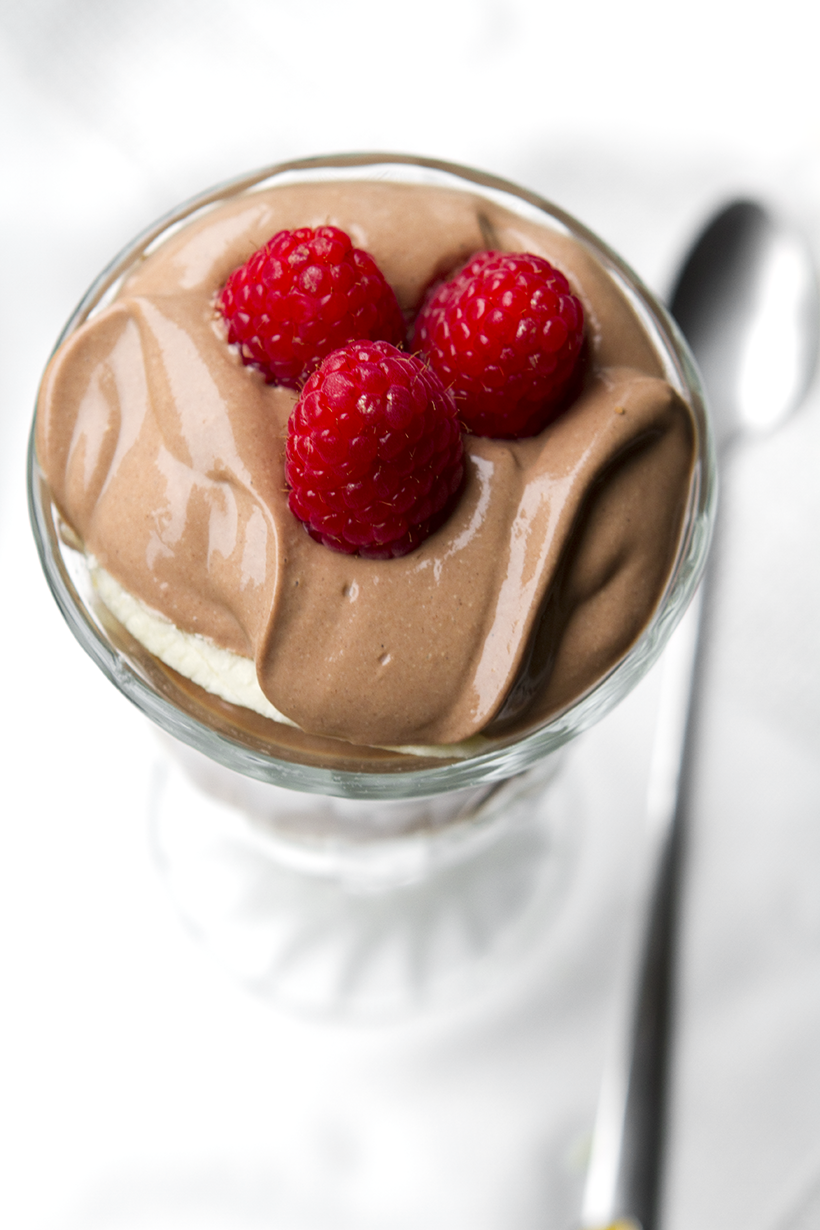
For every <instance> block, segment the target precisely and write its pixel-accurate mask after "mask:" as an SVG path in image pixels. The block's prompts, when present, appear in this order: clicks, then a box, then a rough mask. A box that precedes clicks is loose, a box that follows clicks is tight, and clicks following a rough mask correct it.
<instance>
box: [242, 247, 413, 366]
mask: <svg viewBox="0 0 820 1230" xmlns="http://www.w3.org/2000/svg"><path fill="white" fill-rule="evenodd" d="M217 306H218V308H219V310H220V312H221V313H222V315H223V316H224V318H225V320H226V321H227V324H228V341H229V342H237V343H238V344H239V347H240V350H241V353H242V361H243V363H249V364H253V365H254V366H256V367H258V368H259V369H260V370H261V371H262V372H263V373H264V375H265V379H266V380H267V381H268V383H269V384H284V385H287V386H288V388H292V389H295V388H298V387H299V385H300V383H301V382H302V380H303V379H304V378H305V377H306V376H308V375H310V373H311V372H312V371H314V370H315V368H317V367H318V366H319V363H320V362H321V361H322V359H324V358H325V357H326V356H327V355H329V354H330V353H331V351H333V350H337V349H338V348H339V347H340V346H344V345H346V343H347V342H354V341H358V340H359V339H365V338H366V339H369V340H372V341H375V340H377V339H380V338H381V339H384V340H385V341H388V342H395V343H396V344H398V343H400V342H402V341H403V340H404V333H405V326H404V319H403V317H402V314H401V311H400V309H399V305H398V303H397V301H396V296H395V294H394V293H393V290H392V288H391V287H390V286H389V285H388V283H387V282H386V280H385V278H384V275H383V274H382V272H381V270H380V269H379V267H378V265H377V264H376V262H375V261H374V260H373V257H372V256H370V254H369V253H367V252H365V251H363V250H362V249H361V248H354V247H353V244H352V243H351V241H350V237H349V236H348V235H346V234H345V232H344V231H340V230H339V228H338V227H336V226H319V227H317V228H316V229H313V228H312V227H309V226H304V227H300V228H299V230H295V231H279V232H278V233H277V234H276V235H274V236H273V238H272V239H269V240H268V242H267V243H266V244H265V246H264V247H262V248H259V249H257V251H256V252H254V254H253V256H252V257H251V258H250V259H249V260H248V261H247V262H246V263H245V264H244V265H242V266H240V268H239V269H235V270H234V271H233V273H232V274H231V275H230V277H229V278H228V280H227V282H226V283H225V286H224V288H223V290H222V293H221V295H220V296H219V299H218V303H217Z"/></svg>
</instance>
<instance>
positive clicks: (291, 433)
mask: <svg viewBox="0 0 820 1230" xmlns="http://www.w3.org/2000/svg"><path fill="white" fill-rule="evenodd" d="M462 454H463V445H462V442H461V428H460V426H459V422H458V418H457V417H456V408H455V404H454V402H453V399H452V397H451V396H450V394H449V393H447V392H446V390H445V389H444V388H443V387H442V385H441V382H440V381H439V379H438V377H437V376H436V375H435V374H434V373H433V372H431V371H430V370H429V368H428V367H426V366H425V364H424V363H422V361H421V360H420V359H417V358H416V357H415V356H414V355H407V354H402V353H401V352H400V351H398V350H397V349H396V348H395V346H391V345H390V344H389V343H388V342H352V343H351V344H350V345H349V346H345V347H344V348H343V349H341V350H337V351H336V352H335V354H332V355H330V357H329V358H327V359H325V361H324V363H323V364H322V366H321V367H320V368H319V370H318V371H316V372H314V373H313V375H312V376H311V377H310V378H309V380H308V381H307V383H306V384H305V387H304V390H303V392H302V396H301V397H300V398H299V401H298V402H297V403H296V406H295V408H294V410H293V413H292V414H291V416H290V421H289V422H288V443H287V449H286V462H285V477H286V478H287V481H288V485H289V486H290V495H289V497H288V502H289V504H290V508H291V511H292V512H293V513H294V514H295V515H296V516H297V517H298V518H299V520H300V521H303V522H304V523H305V525H306V527H307V529H308V532H309V533H310V534H311V536H312V537H313V538H315V539H317V540H318V541H319V542H322V543H324V544H325V546H328V547H333V548H334V549H335V550H337V551H345V552H347V554H349V555H352V554H356V553H358V554H359V555H364V556H368V557H370V558H372V559H388V558H390V557H391V556H399V555H406V554H407V552H408V551H412V550H413V548H414V547H416V546H418V545H419V544H420V543H421V542H423V541H424V539H425V538H426V537H427V536H428V535H429V534H431V533H432V532H433V530H434V529H436V528H437V527H438V526H439V525H440V524H441V523H442V521H444V519H445V517H446V516H447V513H448V512H449V510H450V506H451V504H452V501H453V497H454V496H455V494H456V492H457V491H458V489H459V487H460V485H461V479H462V475H463V472H464V467H463V464H462Z"/></svg>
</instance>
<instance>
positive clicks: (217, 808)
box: [29, 155, 715, 1012]
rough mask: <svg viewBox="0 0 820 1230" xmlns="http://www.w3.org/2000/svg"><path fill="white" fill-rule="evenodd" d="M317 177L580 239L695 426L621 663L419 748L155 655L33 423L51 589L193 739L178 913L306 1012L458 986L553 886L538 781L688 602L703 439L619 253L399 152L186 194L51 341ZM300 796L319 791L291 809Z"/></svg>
mask: <svg viewBox="0 0 820 1230" xmlns="http://www.w3.org/2000/svg"><path fill="white" fill-rule="evenodd" d="M330 180H336V181H338V180H345V181H351V180H353V181H356V180H362V181H379V182H384V181H391V182H396V183H400V184H426V185H434V186H439V187H442V188H445V189H455V190H459V191H462V192H464V191H468V192H470V193H473V194H477V195H478V196H483V197H485V198H486V199H487V200H488V201H491V202H494V203H495V204H500V205H502V206H503V207H504V208H505V209H507V210H510V211H512V212H514V213H517V214H518V215H519V216H520V217H521V218H523V219H526V220H529V221H536V222H538V223H539V224H541V225H544V226H547V227H550V228H552V229H553V230H554V231H556V232H558V233H560V234H563V235H566V236H569V237H571V238H572V239H573V240H575V241H578V242H579V243H581V244H582V245H584V246H585V247H586V248H587V249H588V251H589V253H591V255H592V256H593V257H594V259H595V260H596V261H597V262H598V264H599V265H600V266H601V267H602V268H603V269H604V270H605V271H606V273H607V274H608V275H609V277H610V278H611V280H612V282H613V283H614V284H615V286H616V287H617V289H618V291H619V292H620V293H621V294H622V295H623V296H624V297H625V299H626V300H627V301H628V303H629V305H630V307H631V309H632V311H633V312H634V314H635V315H636V316H637V317H638V319H639V320H640V322H641V324H642V326H643V329H644V331H645V334H646V336H647V338H649V339H650V341H651V344H652V347H653V349H654V350H655V351H656V353H657V357H658V359H659V361H660V364H661V367H662V369H663V373H664V377H665V379H666V381H667V382H668V384H669V385H671V387H672V388H673V389H674V390H675V391H676V393H677V394H678V395H679V396H680V397H681V398H682V399H683V400H684V401H685V402H686V404H687V405H688V406H689V408H690V410H691V415H692V421H693V427H694V434H695V461H694V468H693V472H692V480H691V484H690V488H689V498H688V504H687V506H686V508H685V509H684V512H683V517H684V520H683V531H682V533H681V535H680V540H679V544H678V548H677V554H676V557H675V560H674V564H673V567H672V570H671V573H670V575H669V578H668V581H667V583H666V585H665V589H664V592H663V593H662V594H661V596H660V599H659V601H658V603H657V606H656V608H655V611H654V614H652V616H651V618H650V619H649V620H648V622H647V623H646V625H645V627H644V628H643V630H642V631H641V633H640V635H639V636H638V637H637V639H636V640H635V641H634V643H633V644H632V645H631V647H630V648H629V649H628V651H627V652H625V653H624V655H623V656H622V657H621V658H620V660H619V661H618V662H617V663H616V664H615V665H614V666H613V667H612V669H609V670H607V671H605V672H604V674H603V675H602V677H600V678H599V679H598V680H597V681H596V682H595V683H594V685H593V686H591V687H589V688H587V690H586V691H584V692H583V693H582V694H581V695H579V696H577V697H576V699H574V700H573V701H572V702H571V703H569V704H567V705H566V706H565V707H564V708H562V709H561V710H560V711H558V712H556V713H554V714H553V715H552V716H551V717H549V718H548V719H547V720H546V721H544V722H542V723H541V724H540V725H538V726H537V727H536V728H535V729H526V730H523V731H522V730H516V731H515V732H513V733H509V732H508V733H503V732H502V733H499V734H496V735H492V736H489V737H485V736H483V735H480V736H478V737H477V738H476V739H475V740H473V741H472V743H471V745H470V746H469V747H467V748H464V747H462V748H460V749H455V748H448V747H446V746H442V747H438V748H433V747H430V748H427V749H415V750H414V751H413V752H412V753H410V752H409V751H407V750H402V749H395V748H394V749H388V748H376V747H370V746H368V747H357V746H355V745H353V744H350V743H345V742H344V741H342V740H341V739H335V738H325V737H316V736H312V735H310V734H307V733H305V732H304V731H301V730H299V729H298V728H294V727H291V726H286V725H284V724H282V723H279V722H274V721H271V720H269V719H267V718H263V717H260V716H258V715H256V714H253V713H251V712H250V711H249V710H246V709H242V708H240V707H239V706H236V705H232V704H230V703H228V702H226V701H220V700H218V699H217V698H215V697H213V696H210V695H208V694H206V693H205V692H203V691H202V690H201V689H200V688H198V687H197V685H196V684H193V683H191V682H190V681H188V680H187V679H184V678H183V677H181V676H180V675H178V674H176V672H175V671H174V670H172V669H171V668H170V667H168V666H166V665H164V664H163V663H162V662H161V661H159V659H158V658H156V657H154V656H152V655H151V654H150V653H149V652H148V651H147V650H146V649H144V648H143V646H142V645H141V644H140V643H139V642H138V641H136V640H135V639H134V637H133V636H132V635H131V634H130V633H129V632H128V631H127V630H126V628H124V627H123V626H122V625H121V624H120V623H119V622H118V620H117V619H116V618H115V617H114V616H113V615H112V614H111V612H110V611H109V610H108V609H107V608H106V607H105V605H104V604H103V603H102V602H101V601H100V599H99V596H98V594H97V593H96V592H95V589H94V586H93V584H92V580H91V574H90V571H89V566H88V562H87V559H86V556H85V554H84V550H83V544H82V542H80V541H79V540H78V538H77V536H76V534H75V533H74V532H73V531H72V529H71V528H70V527H69V526H67V525H66V524H65V522H64V520H63V518H62V516H61V514H60V511H59V510H58V508H57V507H56V505H55V503H54V500H53V498H52V494H51V491H50V489H49V486H48V483H47V481H46V479H45V476H44V474H43V473H42V471H41V469H40V466H39V463H38V460H37V455H36V450H35V446H34V434H33V433H32V444H31V448H30V456H29V502H30V510H31V519H32V525H33V528H34V534H35V538H36V541H37V545H38V549H39V552H40V557H41V560H42V564H43V568H44V570H45V573H46V577H47V579H48V582H49V585H50V587H51V589H52V592H53V594H54V597H55V599H56V601H57V603H58V605H59V606H60V608H61V610H62V612H63V614H64V616H65V618H66V620H67V622H68V624H69V626H70V627H71V629H72V631H73V632H74V634H75V636H76V637H77V639H78V640H79V641H80V643H81V644H82V646H83V647H84V648H85V649H86V651H87V652H88V653H89V654H90V656H91V657H92V658H93V659H94V660H95V661H96V663H97V664H98V666H99V667H100V668H101V669H102V670H103V671H104V673H105V674H106V675H107V676H108V678H109V679H110V680H111V681H112V682H113V683H114V685H115V686H116V687H117V688H118V689H119V690H120V691H121V692H122V693H123V694H124V695H125V696H127V697H128V698H129V699H130V700H131V701H132V702H133V703H135V704H136V705H137V706H138V707H139V708H140V709H141V710H142V711H143V712H144V713H145V714H147V715H148V716H149V717H150V718H151V719H152V720H153V721H154V722H155V723H156V724H157V725H158V726H159V727H160V728H161V729H162V730H163V731H164V732H166V734H168V735H171V736H173V737H174V739H175V740H178V741H179V742H180V743H181V744H183V745H185V747H187V748H188V749H190V750H189V753H188V760H187V767H186V764H185V761H184V758H183V759H182V760H180V759H179V757H174V758H169V761H168V769H167V773H166V774H165V775H164V776H162V777H161V779H160V780H158V783H157V790H156V795H155V799H154V804H153V814H152V826H153V830H152V831H153V834H154V841H155V850H156V852H157V858H158V862H159V864H160V866H161V868H162V869H163V873H164V874H165V876H166V878H167V880H168V883H169V886H170V887H171V890H172V892H173V894H174V896H175V899H176V901H177V903H178V906H179V909H180V913H181V914H182V916H183V917H184V918H185V919H186V920H187V922H188V923H189V924H190V925H191V926H192V927H193V928H195V929H196V930H197V931H198V932H199V933H200V934H203V935H205V936H207V938H208V940H209V942H210V943H211V944H212V945H213V946H214V947H215V948H216V949H217V951H218V952H220V954H221V955H222V956H223V958H224V960H225V961H226V963H227V964H228V965H229V966H231V967H232V968H233V969H234V970H235V971H236V972H237V973H238V974H239V975H240V976H241V977H242V978H243V979H244V980H245V981H246V982H247V983H249V984H250V985H253V986H254V987H255V989H257V990H259V991H261V992H262V993H264V994H269V995H272V997H273V998H274V999H277V1000H279V1001H280V1002H286V1003H289V1004H291V1005H292V1006H296V1007H299V1008H301V1009H303V1010H309V1011H314V1012H329V1011H331V1012H338V1011H342V1012H359V1011H360V1010H361V1011H366V1012H371V1011H375V1012H380V1011H386V1012H390V1011H392V1010H394V1009H395V1008H396V1006H397V1005H403V1004H406V1003H407V1002H408V1000H410V999H413V998H415V999H417V1000H419V1001H424V1000H432V999H434V998H436V997H437V996H438V994H439V992H440V991H442V990H443V988H444V987H445V985H448V986H452V985H455V984H456V983H458V982H459V981H462V982H467V981H469V980H470V978H471V977H472V972H474V971H475V970H477V969H478V967H479V966H484V965H486V963H487V962H488V961H490V960H491V959H492V958H493V957H494V956H495V955H497V954H498V953H499V952H500V951H502V949H503V947H504V944H505V943H506V942H507V938H506V937H509V936H512V934H513V933H514V932H520V930H521V929H522V928H525V923H526V918H527V916H528V915H529V914H531V913H532V911H535V912H536V913H537V912H538V911H539V910H540V909H541V906H542V905H543V903H544V902H545V901H546V902H548V901H549V900H557V896H558V892H559V889H558V887H557V886H558V882H559V880H560V877H561V875H562V874H564V872H565V870H566V864H565V860H563V858H562V857H561V856H560V853H559V851H560V849H561V848H562V842H563V840H564V838H563V836H562V834H563V832H564V819H563V811H562V809H563V808H564V804H563V803H562V802H561V795H560V779H559V781H558V782H556V783H555V784H554V785H553V788H552V790H551V791H548V792H547V793H546V794H544V793H543V790H544V786H545V783H546V780H547V778H548V777H549V776H550V775H551V773H552V767H553V765H554V763H555V761H554V758H555V756H556V753H557V752H558V751H559V749H560V748H561V747H562V746H563V745H564V744H565V743H567V742H568V741H569V740H570V739H573V738H574V737H575V736H576V735H578V734H579V733H580V732H581V731H583V730H584V729H586V728H587V727H589V726H591V725H592V724H593V723H594V722H595V721H597V720H598V719H599V718H600V717H602V716H603V715H604V714H605V713H607V712H608V711H609V710H610V709H612V708H613V706H614V705H616V704H617V703H618V702H619V700H620V699H621V698H622V697H623V696H624V695H625V694H626V693H627V692H629V691H630V689H631V688H632V687H633V686H634V685H635V683H637V681H638V680H639V679H640V678H642V677H643V675H644V674H645V673H646V671H647V670H648V669H649V668H650V666H651V665H652V664H653V663H654V662H655V660H656V659H657V657H658V656H659V654H660V652H661V650H662V649H663V646H664V645H665V643H666V641H667V640H668V637H669V635H670V634H671V632H672V630H673V628H674V627H675V625H676V624H677V622H678V621H679V619H680V617H681V615H682V613H683V611H684V610H685V608H686V606H687V604H688V602H689V600H690V598H691V596H692V594H693V592H694V590H695V588H696V586H697V583H698V580H699V577H700V574H701V571H702V568H703V564H704V561H705V557H706V552H707V549H708V543H709V536H710V531H711V523H712V518H713V512H714V500H715V468H714V453H713V447H712V442H711V436H710V431H709V426H708V421H707V418H706V415H705V411H704V407H703V399H702V393H701V390H700V386H699V381H698V376H697V373H696V371H695V369H694V366H693V364H692V360H691V357H690V356H689V353H688V350H687V348H686V345H685V343H684V342H683V340H682V338H681V337H680V335H679V333H678V331H677V329H676V327H675V325H674V323H673V322H672V321H671V320H670V318H669V317H668V316H667V314H666V313H665V312H664V310H663V308H662V307H661V306H660V305H659V304H658V303H657V302H656V301H655V300H654V299H653V297H652V296H651V294H649V292H647V291H646V289H645V288H644V287H643V286H642V285H641V283H640V281H639V280H638V279H637V278H636V277H635V275H634V274H633V273H632V271H631V270H629V269H628V267H627V266H625V265H624V264H623V262H622V261H620V259H619V258H618V257H617V256H616V255H615V254H614V253H612V252H611V251H610V250H609V249H608V248H607V247H606V246H605V245H604V244H602V243H601V242H600V240H598V239H597V238H596V237H595V236H594V235H592V234H591V233H590V232H589V231H587V230H586V229H585V228H584V227H583V226H581V225H580V224H579V223H577V222H576V221H575V220H574V219H572V218H571V217H569V216H568V215H567V214H565V213H564V212H563V211H561V210H560V209H557V208H556V207H554V206H552V205H550V204H549V203H547V202H545V201H543V200H542V199H541V198H539V197H537V196H535V195H534V194H532V193H530V192H528V191H526V190H524V189H521V188H517V187H515V186H514V185H511V184H509V183H506V182H504V181H502V180H499V179H496V178H494V177H492V176H488V175H484V174H482V173H480V172H477V171H472V170H469V169H467V168H462V167H455V166H451V165H449V164H445V163H441V162H436V161H432V160H425V159H417V158H411V157H407V156H403V155H339V156H335V157H328V158H317V159H309V160H305V161H301V162H298V163H287V164H282V165H280V166H277V167H272V168H267V169H265V170H262V171H259V172H257V173H255V174H252V175H248V176H245V177H242V178H241V179H238V180H235V181H233V182H231V183H229V184H226V185H222V186H220V187H218V188H216V189H214V190H212V191H210V192H208V193H205V194H203V195H202V196H200V197H198V198H196V199H195V200H193V201H190V202H188V203H186V204H185V205H183V206H181V207H180V208H179V209H177V210H175V211H173V212H172V213H171V214H169V215H168V216H167V217H165V218H163V219H161V220H160V221H159V222H157V223H156V224H155V225H154V226H152V227H150V228H149V229H148V230H147V231H146V232H145V233H144V234H142V235H141V236H139V237H138V238H137V239H136V240H135V241H134V242H133V243H132V244H130V245H129V246H128V247H127V248H126V249H125V250H124V251H123V252H122V253H121V254H120V255H119V256H118V257H117V258H116V259H115V260H114V261H113V262H112V263H111V265H110V266H109V267H108V268H107V269H106V270H104V271H103V273H102V274H101V275H100V277H99V278H98V279H97V281H96V282H95V283H94V284H93V286H92V287H91V288H90V290H89V291H88V293H87V294H86V296H85V297H84V298H83V300H82V301H81V303H80V305H79V306H78V308H77V310H76V312H75V313H74V314H73V316H72V317H71V319H70V320H69V322H68V324H67V325H66V328H65V330H64V332H63V334H62V336H61V338H60V339H59V342H58V345H59V344H60V343H62V342H63V341H65V340H66V339H67V338H69V336H70V335H71V334H73V333H74V332H75V331H76V330H77V329H78V328H79V327H80V326H81V325H82V324H83V323H84V322H85V321H87V320H89V319H90V318H91V317H93V315H94V314H95V313H96V312H98V311H100V310H101V309H103V308H104V307H105V306H106V305H108V304H110V303H111V301H112V299H113V298H114V296H115V295H116V294H117V291H118V289H119V288H120V287H121V286H122V284H123V282H124V280H125V279H126V278H127V277H128V275H129V273H131V272H133V270H134V269H135V268H136V267H137V266H138V264H139V263H140V262H141V261H142V260H143V259H144V258H145V256H146V255H150V254H151V253H152V252H153V251H154V250H155V249H156V248H157V247H158V246H159V245H161V244H162V243H163V242H164V241H165V240H166V239H167V238H169V237H170V236H171V235H172V234H173V233H174V232H175V231H177V230H178V229H180V228H181V227H183V226H185V225H187V224H188V223H189V222H190V221H192V220H193V219H195V218H197V217H198V216H199V215H203V214H205V213H206V212H207V211H208V210H210V209H211V208H213V206H214V205H215V204H219V203H221V202H224V201H227V200H229V199H231V198H234V197H237V196H240V195H242V194H252V193H255V192H258V191H259V190H260V189H268V188H275V187H277V186H278V185H289V184H294V183H296V184H299V183H309V182H323V181H330ZM192 764H195V765H196V767H195V768H194V769H193V771H192V768H191V766H192ZM281 791H285V792H287V794H286V795H283V794H282V793H278V794H277V792H281ZM292 792H297V797H298V793H299V792H301V794H302V795H304V796H309V798H310V800H311V802H310V804H309V805H306V806H303V807H295V806H294V804H293V793H292ZM562 868H564V871H562V870H561V869H562ZM237 869H240V870H239V872H237ZM549 908H551V907H550V906H547V907H546V913H547V914H548V913H549ZM453 920H455V921H453ZM471 971H472V972H471Z"/></svg>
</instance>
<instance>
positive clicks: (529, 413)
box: [413, 252, 584, 439]
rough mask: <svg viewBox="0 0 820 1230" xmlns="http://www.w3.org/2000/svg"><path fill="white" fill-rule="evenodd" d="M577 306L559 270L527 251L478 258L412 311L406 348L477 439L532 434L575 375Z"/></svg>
mask: <svg viewBox="0 0 820 1230" xmlns="http://www.w3.org/2000/svg"><path fill="white" fill-rule="evenodd" d="M583 336H584V310H583V308H582V306H581V303H580V301H579V300H578V299H577V298H576V297H575V295H573V294H572V293H571V292H570V289H569V283H568V282H567V279H566V278H565V277H564V275H563V274H562V273H560V272H559V271H558V270H557V269H554V268H553V266H552V265H550V263H549V262H548V261H545V260H544V259H543V258H542V257H540V256H533V255H532V254H531V253H528V252H478V253H477V254H476V255H475V256H474V257H473V258H472V260H471V261H470V262H469V264H468V265H466V266H465V268H464V269H462V270H461V271H460V272H459V273H457V274H456V276H455V277H454V278H452V279H451V280H450V281H449V282H445V283H444V284H443V285H441V286H439V287H438V288H437V289H436V290H435V291H434V292H433V293H432V294H431V295H430V296H429V298H428V299H427V300H426V302H425V303H424V304H423V305H422V308H421V311H420V312H419V314H418V318H417V320H416V328H415V335H414V338H413V349H414V350H416V351H419V352H421V353H422V354H423V355H424V356H425V358H426V359H427V361H428V363H429V364H430V366H431V367H432V368H433V370H434V371H435V372H437V373H438V375H439V376H440V377H441V382H442V384H443V385H444V386H445V387H446V388H449V389H450V390H451V391H452V393H453V396H454V397H455V399H456V404H457V406H458V411H459V415H460V417H461V420H462V422H463V423H464V424H465V426H466V427H468V428H469V429H470V431H473V432H475V434H476V435H479V436H495V437H498V438H501V439H510V438H517V437H519V436H534V435H535V434H536V433H537V432H539V431H541V429H542V428H543V427H546V425H547V423H549V422H551V421H552V419H554V418H555V417H556V415H558V414H559V413H560V411H561V410H562V409H563V408H564V406H565V405H566V402H567V400H568V397H569V395H570V394H571V392H572V389H573V384H574V377H576V376H577V375H578V369H579V364H578V359H579V355H580V353H581V346H582V343H583Z"/></svg>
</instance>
